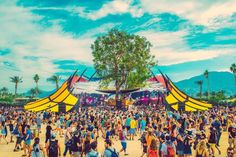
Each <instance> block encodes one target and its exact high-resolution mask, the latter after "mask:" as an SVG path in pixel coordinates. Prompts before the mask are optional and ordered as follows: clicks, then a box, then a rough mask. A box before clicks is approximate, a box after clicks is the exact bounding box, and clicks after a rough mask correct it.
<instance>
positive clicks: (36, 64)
mask: <svg viewBox="0 0 236 157" xmlns="http://www.w3.org/2000/svg"><path fill="white" fill-rule="evenodd" d="M1 4H2V5H1V6H0V23H1V25H0V30H1V32H0V33H1V34H0V48H10V49H11V54H9V55H5V56H0V63H3V62H4V61H7V62H10V63H14V64H15V66H16V67H17V68H18V69H19V70H20V71H12V70H9V69H7V68H6V66H5V65H4V64H0V69H1V70H0V73H3V74H4V76H2V77H1V80H0V85H1V86H3V85H4V86H8V87H12V88H11V90H13V86H12V84H11V83H10V82H9V77H10V76H13V75H19V76H22V77H23V79H24V82H23V83H22V87H23V88H20V90H21V91H26V89H29V88H32V86H34V85H33V80H32V76H33V75H34V74H35V73H38V74H39V75H40V77H41V81H42V82H41V81H40V82H41V83H42V84H41V87H42V89H46V90H48V89H50V87H51V89H52V88H54V86H51V85H50V83H48V82H46V78H48V77H50V76H51V75H52V74H53V73H55V72H59V71H60V70H59V69H58V68H57V66H55V65H54V64H53V63H52V61H53V60H60V59H61V60H66V59H69V60H70V59H71V60H79V61H83V63H88V64H92V55H91V49H90V45H91V44H92V43H93V41H94V40H95V35H96V33H98V32H100V33H104V32H107V30H109V29H111V28H112V27H113V26H114V25H115V24H112V23H108V24H104V25H101V26H99V27H96V28H94V29H92V30H90V31H89V32H86V33H85V34H84V35H82V36H80V37H78V38H75V37H73V36H72V35H69V34H66V33H64V32H63V31H62V30H61V28H60V27H59V26H58V25H55V26H54V27H52V28H50V29H45V28H42V27H41V26H40V25H38V24H37V20H39V19H40V18H41V17H40V16H36V15H33V14H32V13H31V12H30V11H31V9H32V8H30V9H26V8H23V7H18V6H16V5H15V2H14V1H11V2H10V1H7V2H5V3H2V2H1ZM3 4H4V5H3ZM25 56H34V57H37V58H38V59H37V60H35V61H30V60H29V59H27V60H26V59H24V57H25Z"/></svg>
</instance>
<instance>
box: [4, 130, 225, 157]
mask: <svg viewBox="0 0 236 157" xmlns="http://www.w3.org/2000/svg"><path fill="white" fill-rule="evenodd" d="M42 131H45V126H43V128H42ZM227 137H228V133H227V132H224V133H223V134H222V137H221V141H220V150H221V152H222V153H221V155H218V154H217V155H216V157H225V156H226V150H227V147H228V138H227ZM138 138H139V137H137V136H136V138H135V140H134V141H127V153H128V154H129V155H128V157H140V156H141V154H142V147H141V143H140V141H139V140H138ZM57 139H59V143H60V146H61V147H62V153H63V151H64V142H63V138H60V137H57ZM8 140H9V139H8ZM40 140H41V143H42V144H44V141H45V133H44V132H42V133H41V134H40ZM113 142H114V146H115V148H116V150H120V149H121V144H120V142H119V141H116V140H113ZM14 145H15V143H9V144H8V145H7V144H5V142H4V141H1V142H0V157H21V155H22V154H23V151H19V152H13V149H14ZM98 151H99V152H100V153H103V151H104V140H103V138H101V137H100V138H99V139H98ZM193 155H194V154H193ZM120 156H121V157H123V156H124V154H123V153H121V154H120ZM67 157H69V154H67Z"/></svg>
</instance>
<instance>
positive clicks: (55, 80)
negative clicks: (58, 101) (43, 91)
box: [47, 75, 61, 89]
mask: <svg viewBox="0 0 236 157" xmlns="http://www.w3.org/2000/svg"><path fill="white" fill-rule="evenodd" d="M60 79H61V78H60V76H58V75H53V76H51V77H50V78H48V79H47V81H49V82H52V83H55V84H56V89H58V88H59V81H60Z"/></svg>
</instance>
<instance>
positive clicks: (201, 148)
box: [195, 140, 209, 157]
mask: <svg viewBox="0 0 236 157" xmlns="http://www.w3.org/2000/svg"><path fill="white" fill-rule="evenodd" d="M208 156H209V154H208V150H207V146H206V142H205V141H203V140H202V141H200V143H198V145H197V149H196V154H195V157H208Z"/></svg>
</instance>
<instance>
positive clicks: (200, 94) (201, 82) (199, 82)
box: [195, 80, 203, 99]
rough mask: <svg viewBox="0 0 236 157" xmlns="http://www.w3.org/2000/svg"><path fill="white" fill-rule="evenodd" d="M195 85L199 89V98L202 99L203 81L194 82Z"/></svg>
mask: <svg viewBox="0 0 236 157" xmlns="http://www.w3.org/2000/svg"><path fill="white" fill-rule="evenodd" d="M195 83H196V84H197V85H199V87H200V88H199V89H200V92H199V98H200V99H201V98H202V84H203V81H202V80H199V81H196V82H195Z"/></svg>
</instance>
